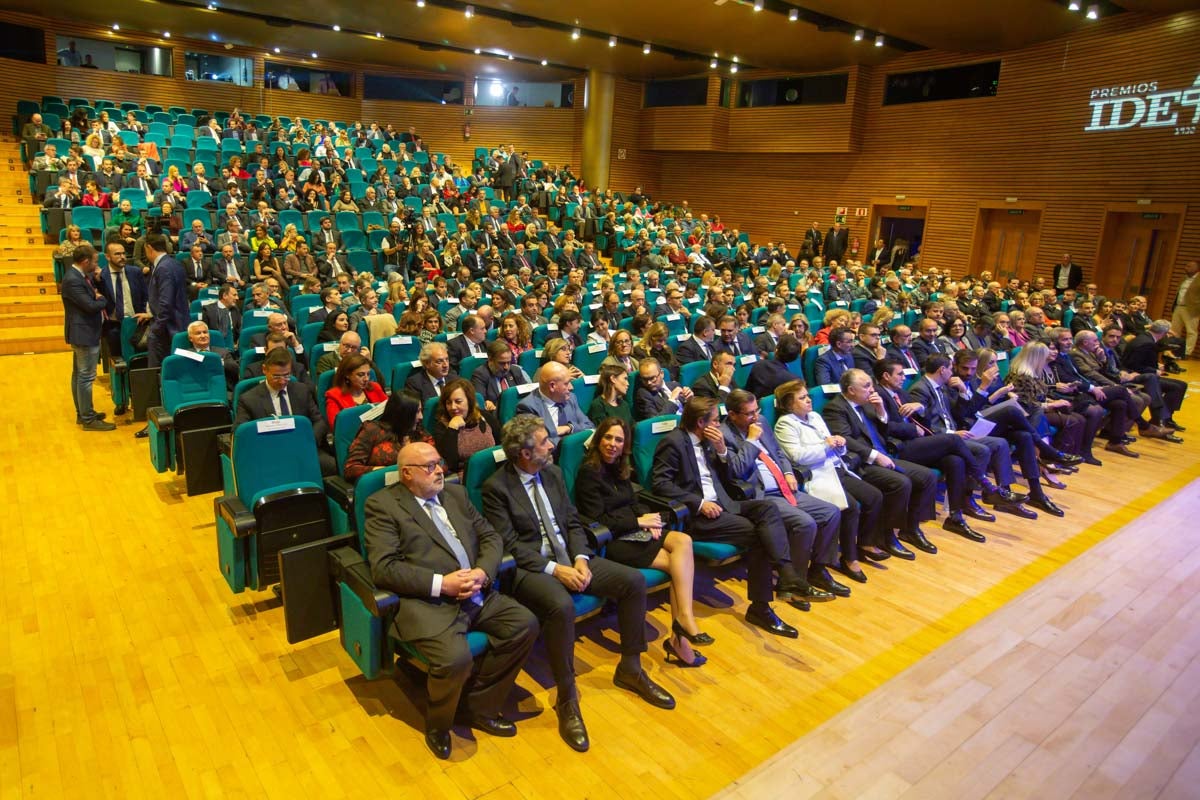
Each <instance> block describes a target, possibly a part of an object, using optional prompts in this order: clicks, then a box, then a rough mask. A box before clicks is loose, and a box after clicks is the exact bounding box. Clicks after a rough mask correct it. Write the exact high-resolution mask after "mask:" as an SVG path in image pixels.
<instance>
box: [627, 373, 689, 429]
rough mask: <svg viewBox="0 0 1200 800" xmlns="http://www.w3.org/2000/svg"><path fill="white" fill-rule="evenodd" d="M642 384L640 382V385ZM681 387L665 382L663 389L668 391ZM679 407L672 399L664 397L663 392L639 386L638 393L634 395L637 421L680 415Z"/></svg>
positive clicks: (634, 416)
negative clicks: (667, 415) (666, 415)
mask: <svg viewBox="0 0 1200 800" xmlns="http://www.w3.org/2000/svg"><path fill="white" fill-rule="evenodd" d="M640 383H641V382H640V381H639V384H640ZM677 386H679V384H678V383H675V382H674V381H663V388H664V389H667V390H671V389H675V388H676V387H677ZM679 413H681V412H680V409H679V406H678V405H677V404H676V403H675V401H674V400H672V399H671V398H670V397H666V396H664V395H663V394H662V393H661V392H651V391H650V390H649V389H648V388H646V387H645V386H641V385H639V386H638V388H637V391H636V392H634V395H633V418H634V419H635V420H643V419H649V418H650V417H659V416H662V415H664V414H679Z"/></svg>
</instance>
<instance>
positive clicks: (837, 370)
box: [816, 348, 855, 386]
mask: <svg viewBox="0 0 1200 800" xmlns="http://www.w3.org/2000/svg"><path fill="white" fill-rule="evenodd" d="M854 367H855V361H854V357H853V356H850V355H846V356H842V357H841V358H839V357H838V354H837V352H835V351H834V350H833V348H830V349H829V350H826V351H825V352H824V353H822V354H821V355H820V356H818V357H817V365H816V379H817V383H818V384H819V385H821V386H824V385H825V384H828V383H837V382H838V381H840V380H841V379H842V375H844V374H845V373H846V371H847V370H850V369H853V368H854Z"/></svg>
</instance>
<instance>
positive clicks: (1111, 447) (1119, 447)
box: [1104, 442, 1139, 458]
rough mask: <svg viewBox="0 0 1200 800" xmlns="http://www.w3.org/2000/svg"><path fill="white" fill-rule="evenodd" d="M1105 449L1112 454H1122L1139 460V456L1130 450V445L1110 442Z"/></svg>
mask: <svg viewBox="0 0 1200 800" xmlns="http://www.w3.org/2000/svg"><path fill="white" fill-rule="evenodd" d="M1104 449H1105V450H1107V451H1108V452H1110V453H1120V454H1121V455H1123V456H1128V457H1129V458H1138V457H1139V456H1138V454H1137V453H1135V452H1133V451H1132V450H1130V449H1129V445H1125V444H1121V443H1120V442H1109V443H1108V444H1107V445H1105V446H1104Z"/></svg>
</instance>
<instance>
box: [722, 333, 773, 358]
mask: <svg viewBox="0 0 1200 800" xmlns="http://www.w3.org/2000/svg"><path fill="white" fill-rule="evenodd" d="M714 341H715V340H714ZM778 344H779V343H778V342H776V341H775V337H774V336H772V335H771V334H770V333H769V332H767V331H763V332H762V333H760V334H759V335H758V336H755V337H754V349H755V350H757V351H758V354H759V356H762V357H766V356H771V355H774V354H775V348H776V346H778ZM764 354H765V355H764Z"/></svg>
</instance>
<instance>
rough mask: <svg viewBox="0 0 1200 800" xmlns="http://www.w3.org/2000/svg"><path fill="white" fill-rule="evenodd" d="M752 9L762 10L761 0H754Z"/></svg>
mask: <svg viewBox="0 0 1200 800" xmlns="http://www.w3.org/2000/svg"><path fill="white" fill-rule="evenodd" d="M754 10H755V11H762V10H763V0H754Z"/></svg>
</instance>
